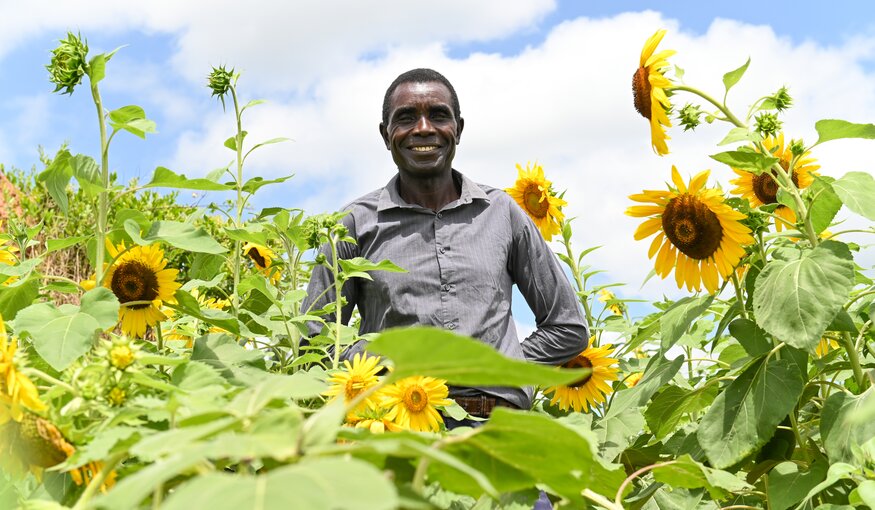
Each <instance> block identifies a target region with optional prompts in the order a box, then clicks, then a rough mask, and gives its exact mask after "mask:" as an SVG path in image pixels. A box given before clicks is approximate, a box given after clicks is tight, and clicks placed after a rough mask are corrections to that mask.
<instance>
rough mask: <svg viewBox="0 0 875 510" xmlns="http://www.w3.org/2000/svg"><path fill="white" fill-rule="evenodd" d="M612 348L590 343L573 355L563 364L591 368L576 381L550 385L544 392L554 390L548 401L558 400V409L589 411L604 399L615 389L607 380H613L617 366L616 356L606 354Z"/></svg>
mask: <svg viewBox="0 0 875 510" xmlns="http://www.w3.org/2000/svg"><path fill="white" fill-rule="evenodd" d="M613 352H614V349H613V347H612V346H611V345H603V346H601V347H592V346H589V347H587V348H586V350H585V351H583V352H582V353H580V354H578V355H577V357H576V358H574V359H572V360H571V361H569V362H567V363H565V364H564V365H562V366H563V367H565V368H591V369H592V372H590V374H589V375H586V376H584V377H583V379H580V380H579V381H576V382H573V383H571V384H569V385H567V386H550V387H549V388H547V389H545V390H544V394H545V395H549V394H550V393H552V394H553V398H552V399H550V403H551V404H556V403H558V404H559V409H562V410H563V411H567V410H569V409H574V410H575V411H576V412H578V413H579V412H581V411H583V412H588V411H589V409H590V408H592V407H595V406H596V404H598V403H599V402H604V401H605V395H607V394H608V393H611V392H612V391H614V390H613V389H612V388H611V386H610V385H609V384H608V381H616V380H617V378H618V376H617V372H618V371H619V368H617V367H616V366H612V365H616V364H617V360H616V359H614V358H609V357H608V356H610V355H611V354H613Z"/></svg>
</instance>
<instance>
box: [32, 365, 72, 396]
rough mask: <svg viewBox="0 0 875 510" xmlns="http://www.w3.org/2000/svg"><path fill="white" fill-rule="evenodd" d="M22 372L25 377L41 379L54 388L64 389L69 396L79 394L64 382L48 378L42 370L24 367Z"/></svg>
mask: <svg viewBox="0 0 875 510" xmlns="http://www.w3.org/2000/svg"><path fill="white" fill-rule="evenodd" d="M22 372H24V373H25V374H26V375H33V376H35V377H38V378H40V379H42V380H43V381H45V382H47V383H50V384H53V385H55V386H58V387H60V388H64V389H65V390H67V391H69V392H70V393H71V394H73V395H75V396H78V395H79V392H78V391H76V388H74V387H73V386H71V385H69V384H67V383H65V382H64V381H61V380H59V379H56V378H54V377H52V376H50V375H49V374H47V373H45V372H43V371H42V370H40V369H38V368H33V367H26V368H24V370H22Z"/></svg>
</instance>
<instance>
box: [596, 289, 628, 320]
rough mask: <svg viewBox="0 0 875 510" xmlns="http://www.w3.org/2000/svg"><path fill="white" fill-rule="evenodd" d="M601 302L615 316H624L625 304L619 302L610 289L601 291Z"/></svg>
mask: <svg viewBox="0 0 875 510" xmlns="http://www.w3.org/2000/svg"><path fill="white" fill-rule="evenodd" d="M599 301H600V302H602V303H606V304H605V308H607V309H608V310H610V311H611V313H613V314H614V315H623V303H621V302H619V301H617V296H616V295H614V293H613V292H611V291H609V290H608V289H602V290H600V291H599Z"/></svg>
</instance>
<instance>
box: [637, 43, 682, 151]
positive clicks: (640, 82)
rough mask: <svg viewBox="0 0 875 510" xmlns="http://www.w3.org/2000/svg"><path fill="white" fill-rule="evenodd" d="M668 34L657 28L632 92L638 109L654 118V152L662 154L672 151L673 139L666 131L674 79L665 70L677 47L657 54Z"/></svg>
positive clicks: (645, 50)
mask: <svg viewBox="0 0 875 510" xmlns="http://www.w3.org/2000/svg"><path fill="white" fill-rule="evenodd" d="M664 36H665V30H664V29H660V30H657V31H656V33H654V34H653V35H652V36H650V38H649V39H647V42H646V43H644V48H643V49H642V50H641V58H640V60H639V62H638V69H637V70H635V74H634V75H633V76H632V93H633V99H634V102H635V109H636V110H638V113H640V114H641V116H642V117H644V118H646V119H647V120H649V121H650V143H651V145H652V146H653V150H654V152H656V153H657V154H659V155H660V156H662V155H665V154H668V145H666V143H665V141H666V140H670V138H669V137H668V135H666V133H665V127H671V120H669V118H668V110H669V109H670V108H671V102H670V101H669V100H668V95H667V94H666V91H665V89H666V87H670V86H671V81H669V80H668V78H666V77H665V69H666V68H667V67H668V66H669V63H668V60H667V59H668V57H670V56H672V55H674V54H675V51H674V50H662V51H660V52H658V53H656V47H657V46H659V43H660V41H662V38H663V37H664Z"/></svg>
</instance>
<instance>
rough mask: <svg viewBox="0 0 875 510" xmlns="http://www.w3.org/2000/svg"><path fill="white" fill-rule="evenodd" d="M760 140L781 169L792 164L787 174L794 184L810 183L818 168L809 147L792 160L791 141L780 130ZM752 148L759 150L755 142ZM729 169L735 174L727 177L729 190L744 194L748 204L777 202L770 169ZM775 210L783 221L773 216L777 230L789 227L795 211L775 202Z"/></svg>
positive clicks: (800, 186)
mask: <svg viewBox="0 0 875 510" xmlns="http://www.w3.org/2000/svg"><path fill="white" fill-rule="evenodd" d="M762 144H763V147H765V149H766V150H767V151H768V153H769V154H768V155H770V156H772V157H775V158H778V164H779V165H781V168H783V169H784V171H785V172H789V171H790V170H791V168H790V165H791V164H792V165H793V168H792V172H791V173H790V178H791V180H792V181H793V184H794V185H795V186H796V187H797V188H799V189H805V188H807V187H808V186H811V183H812V182H814V176H815V175H818V172H817V170H818V169H820V165H818V164H817V160H816V159H814V158H812V157H811V153H810V152H809V151H805V152H803V153H802V154H801V155H799V156H798V157H797V158H796V161H795V162H794V161H793V150H792V149H791V144H787V145H785V144H784V133H779V134H778V136H776V137H771V136H769V137H766V138H765V139H764V140H763V141H762ZM754 149H755V150H756V151H757V152H759V150H760V149H759V147H756V146H755V147H754ZM732 171H733V172H735V174H736V175H738V177H737V178H736V179H733V180H732V181H730V182H731V183H732V184H735V186H736V187H735V188H734V189H733V190H732V191H731V192H732V193H733V194H736V195H741V197H742V198H746V199H747V200H748V201H749V202H750V205H751V206H752V207H760V206H762V205H769V204H775V203H777V202H778V182H777V181H776V180H775V179H776V177H777V176H776V174H775V171H774V170H772V171H768V172H763V173H761V174H759V175H756V174H754V173H751V172H748V171H746V170H740V169H738V168H733V169H732ZM775 214H777V215H778V216H780V217H781V218H783V221H781V220H777V219H776V220H775V229H776V230H778V231H779V232H780V231H781V230H783V228H784V227H785V226H789V227H791V228H792V227H794V226H795V225H796V215H795V214H794V213H793V210H792V209H790V208H789V207H787V206H785V205H779V206H778V208H777V209H775Z"/></svg>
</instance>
